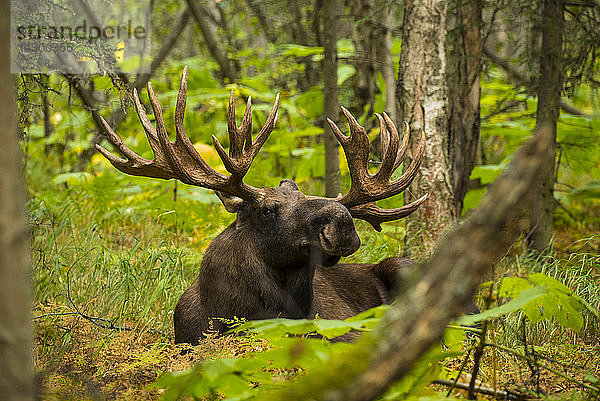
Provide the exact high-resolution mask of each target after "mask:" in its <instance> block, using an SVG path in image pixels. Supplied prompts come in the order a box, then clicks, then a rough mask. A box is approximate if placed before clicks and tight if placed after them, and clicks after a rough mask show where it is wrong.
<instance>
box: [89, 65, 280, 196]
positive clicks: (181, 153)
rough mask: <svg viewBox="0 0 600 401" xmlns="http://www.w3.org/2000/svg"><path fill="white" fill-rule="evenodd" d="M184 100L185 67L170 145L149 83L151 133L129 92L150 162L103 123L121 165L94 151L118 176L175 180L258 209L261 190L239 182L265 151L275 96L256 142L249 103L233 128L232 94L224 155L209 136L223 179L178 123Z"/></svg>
mask: <svg viewBox="0 0 600 401" xmlns="http://www.w3.org/2000/svg"><path fill="white" fill-rule="evenodd" d="M186 96H187V67H184V69H183V73H182V74H181V84H180V86H179V93H178V95H177V104H176V106H175V132H176V139H175V142H171V141H170V140H169V136H168V134H167V130H166V128H165V123H164V120H163V115H162V110H161V108H160V104H159V103H158V99H157V98H156V96H155V95H154V91H153V90H152V84H151V83H150V82H148V97H149V98H150V104H151V105H152V110H153V112H154V117H155V120H156V128H155V127H154V126H153V125H152V123H151V122H150V119H149V118H148V116H147V115H146V112H145V110H144V108H143V106H142V104H141V103H140V99H139V97H138V94H137V91H136V90H134V92H133V98H134V102H135V110H136V112H137V115H138V116H139V118H140V122H141V124H142V126H143V127H144V131H145V132H146V136H147V137H148V142H149V143H150V147H151V148H152V151H153V152H154V160H146V159H144V158H142V157H140V156H139V155H137V154H136V153H134V152H132V151H131V150H130V149H129V148H128V147H127V146H126V145H125V144H124V143H123V141H122V140H121V138H119V136H118V135H117V134H115V132H114V131H113V130H112V128H111V127H110V126H109V125H108V123H107V122H106V121H105V120H104V119H102V124H103V125H104V129H105V130H106V133H107V135H108V139H109V140H110V142H112V144H113V145H114V146H115V147H116V148H117V149H118V150H119V151H120V152H121V153H122V154H123V156H124V157H126V159H121V158H119V157H117V156H115V155H113V154H112V153H110V152H109V151H108V150H106V149H104V148H103V147H102V146H100V145H96V148H97V149H98V150H99V151H100V153H102V154H103V155H104V157H106V158H107V159H108V160H109V161H110V162H111V164H112V165H113V166H115V167H116V168H117V169H118V170H120V171H122V172H124V173H126V174H131V175H139V176H144V177H154V178H163V179H171V178H176V179H178V180H180V181H181V182H184V183H186V184H190V185H195V186H200V187H204V188H209V189H213V190H216V191H221V192H223V193H226V194H229V195H234V196H237V197H239V198H242V199H244V200H247V201H249V202H251V203H253V204H256V203H258V202H259V201H260V200H261V199H262V198H263V196H264V194H265V191H264V189H259V188H254V187H252V186H250V185H247V184H245V183H244V182H243V181H242V179H243V178H244V175H246V173H247V172H248V169H249V168H250V165H251V164H252V161H253V159H254V157H255V156H256V155H257V154H258V152H259V150H260V148H261V147H262V146H263V145H264V143H265V142H266V140H267V138H268V137H269V135H270V134H271V131H273V128H274V127H275V124H276V123H277V109H278V106H279V95H277V96H276V97H275V102H274V103H273V108H272V109H271V112H270V113H269V116H268V117H267V120H266V122H265V125H264V126H263V127H262V129H261V130H260V132H259V133H258V135H257V137H256V139H255V140H254V141H253V140H252V104H251V99H250V98H248V104H247V105H246V110H245V112H244V118H243V120H242V125H241V126H240V127H236V123H235V104H234V100H235V99H234V93H233V91H231V95H230V97H229V110H228V114H227V129H228V132H229V154H227V152H226V151H225V150H224V149H223V147H222V146H221V143H219V140H218V139H217V138H216V137H215V136H214V135H213V136H212V139H213V143H214V146H215V149H216V151H217V153H218V154H219V157H220V158H221V160H222V161H223V165H224V166H225V168H226V169H227V171H228V172H229V173H230V174H231V175H230V176H225V175H223V174H220V173H218V172H217V171H215V170H214V169H213V168H211V167H210V166H209V165H208V164H207V163H206V162H205V161H204V159H202V157H201V156H200V155H199V154H198V152H197V151H196V149H195V148H194V146H193V145H192V143H191V142H190V139H189V138H188V136H187V135H186V133H185V129H184V127H183V117H184V113H185V104H186Z"/></svg>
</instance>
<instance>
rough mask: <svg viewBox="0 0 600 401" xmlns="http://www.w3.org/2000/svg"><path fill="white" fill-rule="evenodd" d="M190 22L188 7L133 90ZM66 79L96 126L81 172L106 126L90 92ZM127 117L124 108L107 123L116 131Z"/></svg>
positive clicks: (80, 164)
mask: <svg viewBox="0 0 600 401" xmlns="http://www.w3.org/2000/svg"><path fill="white" fill-rule="evenodd" d="M189 20H190V9H189V8H188V7H186V8H185V9H184V10H183V11H182V12H181V13H180V14H179V15H178V16H177V19H176V20H175V23H174V27H175V28H174V29H173V30H171V32H170V33H169V35H168V36H167V37H166V38H165V39H164V40H163V41H162V46H161V47H160V49H159V50H158V52H157V54H156V56H155V57H154V58H153V59H152V62H151V63H150V68H149V70H148V72H146V73H142V74H139V75H138V76H137V77H136V80H135V82H134V84H133V88H135V89H136V90H138V91H139V90H140V89H142V88H143V86H144V85H145V84H146V82H148V80H149V79H150V77H151V76H152V75H153V74H154V73H155V72H156V70H157V69H158V67H159V66H160V64H162V62H163V61H164V60H165V59H166V57H167V55H168V54H169V53H170V52H171V50H172V49H173V47H174V45H175V43H176V42H177V40H178V38H179V36H180V35H181V33H182V32H183V30H184V29H185V27H186V26H187V24H188V23H189ZM65 78H67V80H68V81H69V83H70V84H71V85H72V86H73V87H74V88H75V90H76V92H77V94H78V95H79V98H80V99H81V101H82V102H83V104H84V106H85V107H86V108H87V109H88V110H89V111H90V113H91V114H92V118H93V119H94V123H95V125H96V133H95V134H94V137H93V138H92V140H91V141H90V146H89V147H88V148H87V149H85V150H83V151H82V152H81V153H80V154H79V158H78V162H77V164H76V165H75V170H81V169H82V168H83V167H84V166H85V165H86V164H87V163H88V161H89V160H90V158H91V157H92V155H93V154H94V153H95V152H96V145H97V144H100V143H101V142H102V140H104V138H106V135H105V133H104V126H103V125H102V122H101V120H100V114H99V113H98V109H99V108H98V106H97V105H96V100H95V99H94V98H93V96H92V94H91V93H90V92H89V91H86V90H85V89H84V88H83V86H82V85H81V83H80V82H78V80H77V79H76V78H75V77H74V76H69V75H65ZM126 116H127V114H126V111H125V110H123V108H122V107H120V108H118V109H116V110H114V111H113V112H112V113H111V114H110V116H109V117H108V118H107V122H108V123H109V124H110V126H111V127H113V129H116V128H117V127H118V126H119V125H120V124H121V123H122V122H123V120H125V117H126Z"/></svg>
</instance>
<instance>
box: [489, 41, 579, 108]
mask: <svg viewBox="0 0 600 401" xmlns="http://www.w3.org/2000/svg"><path fill="white" fill-rule="evenodd" d="M483 54H485V55H486V56H487V57H488V58H489V59H490V60H491V61H492V62H493V63H494V64H496V65H497V66H498V67H500V68H502V69H503V70H504V71H505V72H506V73H507V74H508V76H509V78H511V79H512V80H513V81H515V82H516V83H517V84H519V85H524V86H526V87H532V86H534V84H533V82H532V79H531V78H530V77H528V76H527V75H526V74H525V73H523V72H522V71H520V70H519V69H518V68H517V67H516V66H514V65H513V64H511V63H510V61H508V60H506V59H504V58H502V57H501V56H500V55H499V54H497V53H496V52H494V51H493V50H492V49H490V48H489V46H487V45H484V46H483ZM560 108H561V109H562V110H563V111H565V112H567V113H569V114H573V115H576V116H584V117H588V118H590V117H591V116H590V115H588V114H586V113H584V112H583V111H581V110H579V109H578V108H576V107H574V106H571V105H570V104H568V103H567V102H565V101H564V100H562V99H561V100H560Z"/></svg>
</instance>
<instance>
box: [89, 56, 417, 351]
mask: <svg viewBox="0 0 600 401" xmlns="http://www.w3.org/2000/svg"><path fill="white" fill-rule="evenodd" d="M186 95H187V67H186V68H184V70H183V73H182V77H181V84H180V88H179V94H178V97H177V104H176V107H175V131H176V138H175V141H174V142H171V141H170V139H169V136H168V134H167V131H166V128H165V124H164V121H163V117H162V110H161V108H160V105H159V103H158V100H157V98H156V96H155V95H154V92H153V90H152V85H151V84H150V83H148V96H149V99H150V104H151V106H152V110H153V112H154V116H155V120H156V126H154V125H153V124H152V123H151V122H150V120H149V118H148V117H147V115H146V112H145V110H144V108H143V106H142V104H141V102H140V100H139V97H138V95H137V92H136V91H134V105H135V109H136V112H137V114H138V116H139V119H140V122H141V124H142V126H143V128H144V131H145V133H146V136H147V138H148V141H149V143H150V146H151V148H152V150H153V152H154V159H153V160H146V159H144V158H142V157H140V156H139V155H137V154H136V153H134V152H132V151H131V150H130V149H129V148H127V146H126V145H125V144H124V143H123V141H122V140H121V139H120V138H119V137H118V136H117V135H116V134H115V132H114V131H113V130H112V129H111V127H110V126H109V125H108V124H107V123H106V121H104V119H102V123H103V125H104V128H105V130H106V133H107V136H108V138H109V140H110V142H111V143H112V144H113V145H114V146H115V147H116V148H117V149H118V150H119V151H120V152H121V154H122V155H123V156H124V157H125V158H124V159H122V158H119V157H117V156H115V155H113V154H112V153H110V152H109V151H107V150H106V149H104V148H103V147H101V146H99V145H98V146H97V147H98V150H99V151H100V152H101V153H102V154H103V155H104V156H105V157H106V158H107V159H108V160H109V161H110V162H111V163H112V164H113V166H115V167H116V168H117V169H119V170H120V171H122V172H124V173H127V174H132V175H138V176H146V177H154V178H162V179H172V178H176V179H178V180H180V181H182V182H184V183H186V184H190V185H196V186H200V187H204V188H209V189H212V190H214V191H215V192H216V194H217V195H218V197H219V198H220V200H221V202H222V203H223V205H224V206H225V208H226V209H227V211H229V212H231V213H236V214H237V217H236V220H235V221H234V222H233V223H232V224H231V225H230V226H229V227H227V228H226V229H225V230H224V231H223V232H222V233H221V234H219V235H218V236H217V238H215V239H214V240H213V241H212V242H211V244H210V245H209V247H208V249H207V250H206V253H205V255H204V259H203V260H202V263H201V265H200V273H199V275H198V278H197V279H196V281H194V283H193V284H192V285H191V286H190V287H189V288H188V289H187V290H186V291H185V292H184V294H183V295H182V296H181V298H180V299H179V302H177V306H176V307H175V313H174V324H175V342H178V343H179V342H188V343H192V344H197V343H198V341H199V339H200V338H202V337H203V335H204V333H206V332H207V331H208V330H209V327H211V326H210V324H211V321H212V329H213V330H216V331H217V332H219V333H222V332H224V331H225V330H226V329H227V326H226V324H225V323H224V322H223V320H227V319H233V318H234V317H237V318H246V319H250V320H253V319H267V318H274V317H285V318H314V317H315V315H317V314H318V316H319V317H321V318H324V319H345V318H348V317H350V316H353V315H355V314H357V313H359V312H362V311H364V310H367V309H369V308H371V307H374V306H378V305H381V304H383V303H387V302H389V301H390V300H391V296H392V294H393V290H394V288H395V287H396V284H397V280H398V278H399V272H400V270H401V269H402V268H403V267H405V266H406V265H408V264H410V263H411V262H410V261H409V260H407V259H402V258H387V259H384V260H383V261H382V262H380V263H378V264H359V263H338V261H339V260H340V258H341V257H342V256H348V255H350V254H352V253H354V252H355V251H356V250H357V249H358V248H359V246H360V239H359V237H358V234H357V233H356V230H355V228H354V223H353V218H358V219H362V220H365V221H367V222H369V223H370V224H371V225H372V226H373V228H375V229H376V230H378V231H380V230H381V223H382V222H385V221H391V220H397V219H400V218H403V217H405V216H407V215H409V214H410V213H412V212H413V211H415V210H416V208H417V207H418V206H419V205H420V204H421V203H423V202H424V201H425V199H426V197H427V195H425V196H423V197H421V198H419V199H418V200H416V201H415V202H412V203H410V204H408V205H405V206H403V207H400V208H396V209H382V208H380V207H378V206H377V205H376V202H377V201H378V200H381V199H385V198H388V197H391V196H394V195H397V194H399V193H401V192H402V191H403V190H404V189H405V188H406V187H407V186H408V185H409V184H410V182H411V181H412V180H413V178H414V176H415V175H416V173H417V171H418V168H419V165H420V162H421V158H422V156H423V151H424V143H423V137H421V141H420V143H419V145H418V147H417V151H416V152H415V155H414V158H413V160H412V162H411V164H410V165H409V166H408V168H406V170H405V172H404V174H402V176H401V177H400V178H398V179H396V180H391V177H392V174H393V173H394V171H395V170H396V169H397V168H398V167H399V165H400V164H401V163H402V161H403V159H404V155H405V153H406V150H407V148H408V138H409V131H408V125H407V124H405V130H404V135H403V138H402V141H401V140H400V135H399V133H398V131H397V129H396V127H395V126H394V124H393V122H392V121H391V120H390V118H389V117H388V116H387V115H386V114H385V113H384V114H383V115H379V114H377V117H378V119H379V126H380V135H381V146H382V149H381V150H382V162H381V165H380V167H379V169H378V170H377V171H376V172H375V173H374V174H371V173H369V171H368V162H369V151H370V142H369V138H368V136H367V134H366V131H365V129H364V128H363V127H361V126H360V125H359V124H358V122H357V121H356V120H355V119H354V117H353V116H352V115H351V114H350V113H349V112H348V111H347V110H346V109H345V108H342V111H343V112H344V114H345V115H346V118H347V119H348V122H349V127H350V135H349V136H346V135H344V134H343V133H342V132H341V131H340V129H339V128H338V127H337V126H336V125H335V123H334V122H333V121H331V120H329V119H328V120H327V121H328V123H329V124H330V126H331V128H332V131H333V132H334V134H335V136H336V137H337V139H338V140H339V142H340V144H341V145H342V147H343V149H344V152H345V154H346V158H347V160H348V167H349V170H350V177H351V186H350V190H349V191H348V193H347V194H345V195H339V196H338V197H337V198H322V197H316V196H309V195H305V194H303V193H302V192H300V190H299V189H298V187H297V185H296V184H295V183H294V182H293V181H290V180H283V181H281V183H280V184H279V186H278V187H275V188H269V187H263V188H255V187H252V186H249V185H247V184H245V183H244V182H243V177H244V175H245V174H246V173H247V171H248V169H249V168H250V165H251V163H252V160H253V159H254V157H255V156H256V155H257V154H258V152H259V150H260V148H261V147H262V146H263V144H264V143H265V141H266V140H267V138H268V136H269V135H270V133H271V131H272V130H273V128H274V127H275V124H276V122H277V109H278V105H279V96H277V97H276V98H275V102H274V104H273V107H272V109H271V112H270V114H269V116H268V118H267V120H266V121H265V124H264V126H263V127H262V128H261V129H260V131H259V133H258V134H257V135H256V137H255V138H254V139H253V138H252V111H251V100H250V99H248V104H247V106H246V110H245V113H244V117H243V119H242V124H241V126H240V127H237V125H236V118H235V102H234V94H233V91H232V92H231V96H230V100H229V111H228V116H227V125H228V133H229V143H230V144H229V149H228V151H225V149H224V148H223V147H222V146H221V144H220V142H219V141H218V139H217V138H216V137H215V136H213V143H214V146H215V149H216V151H217V153H218V154H219V156H220V158H221V160H222V161H223V165H224V166H225V168H226V169H227V171H228V172H229V173H230V175H229V176H227V175H223V174H220V173H218V172H217V171H215V170H214V169H212V168H211V167H210V166H208V164H206V162H205V161H204V160H203V159H202V157H201V156H200V155H199V154H198V153H197V152H196V150H195V149H194V147H193V145H192V144H191V142H190V140H189V138H188V137H187V135H186V134H185V129H184V126H183V117H184V112H185V105H186ZM218 318H223V319H218Z"/></svg>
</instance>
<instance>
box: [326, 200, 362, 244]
mask: <svg viewBox="0 0 600 401" xmlns="http://www.w3.org/2000/svg"><path fill="white" fill-rule="evenodd" d="M319 215H321V216H319V217H321V218H320V219H319V220H321V221H323V223H322V226H321V227H320V230H319V242H320V245H321V248H322V249H323V251H324V252H325V253H328V254H330V255H338V256H348V255H351V254H353V253H354V252H356V250H357V249H358V248H359V247H360V238H359V237H358V234H357V233H356V230H355V228H354V222H353V221H352V216H351V215H350V212H348V209H346V208H345V207H344V206H342V205H340V204H338V203H332V205H329V206H328V207H326V208H324V210H322V211H321V213H319ZM323 217H325V218H323Z"/></svg>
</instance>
